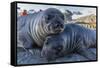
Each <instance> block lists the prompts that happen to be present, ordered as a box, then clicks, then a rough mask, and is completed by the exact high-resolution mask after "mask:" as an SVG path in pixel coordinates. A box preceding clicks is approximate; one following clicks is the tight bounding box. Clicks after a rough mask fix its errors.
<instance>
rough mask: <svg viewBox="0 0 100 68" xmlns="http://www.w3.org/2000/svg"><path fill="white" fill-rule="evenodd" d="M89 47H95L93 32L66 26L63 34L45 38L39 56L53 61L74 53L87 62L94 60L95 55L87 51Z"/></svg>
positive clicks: (69, 25)
mask: <svg viewBox="0 0 100 68" xmlns="http://www.w3.org/2000/svg"><path fill="white" fill-rule="evenodd" d="M90 47H96V32H95V31H93V30H90V29H87V28H85V27H82V26H79V25H76V24H66V25H65V29H64V31H63V32H61V33H59V34H56V35H52V36H48V37H47V38H46V40H45V42H44V45H43V49H42V51H41V56H42V57H45V58H46V59H47V60H54V59H56V58H58V57H60V56H64V55H66V54H69V53H73V52H75V53H78V54H80V55H82V56H84V57H85V58H87V59H89V60H96V55H95V54H94V53H92V51H88V48H90Z"/></svg>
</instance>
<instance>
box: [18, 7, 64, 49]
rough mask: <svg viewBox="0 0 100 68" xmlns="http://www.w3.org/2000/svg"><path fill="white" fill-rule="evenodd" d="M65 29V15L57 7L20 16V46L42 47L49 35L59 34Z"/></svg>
mask: <svg viewBox="0 0 100 68" xmlns="http://www.w3.org/2000/svg"><path fill="white" fill-rule="evenodd" d="M63 29H64V15H63V14H62V13H61V12H60V11H59V10H58V9H55V8H48V9H46V10H43V11H40V12H36V13H33V14H28V15H26V16H21V17H18V20H17V39H18V41H17V42H18V47H22V46H23V47H25V48H32V46H34V45H36V46H39V47H42V44H43V42H44V40H45V38H46V37H47V36H48V35H52V34H57V33H60V32H62V31H63Z"/></svg>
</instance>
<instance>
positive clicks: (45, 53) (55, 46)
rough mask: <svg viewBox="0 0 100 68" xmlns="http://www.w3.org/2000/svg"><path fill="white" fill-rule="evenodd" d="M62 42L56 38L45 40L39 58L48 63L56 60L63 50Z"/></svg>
mask: <svg viewBox="0 0 100 68" xmlns="http://www.w3.org/2000/svg"><path fill="white" fill-rule="evenodd" d="M63 45H64V40H63V39H62V38H59V35H58V36H49V37H47V38H46V40H45V42H44V45H43V48H42V52H41V56H42V57H45V58H46V59H47V60H48V61H49V60H55V59H56V58H58V57H59V56H60V54H61V52H62V50H63V48H64V46H63Z"/></svg>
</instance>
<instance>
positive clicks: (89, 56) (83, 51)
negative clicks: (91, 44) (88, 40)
mask: <svg viewBox="0 0 100 68" xmlns="http://www.w3.org/2000/svg"><path fill="white" fill-rule="evenodd" d="M77 52H78V53H79V54H80V55H82V56H84V57H85V58H87V59H89V60H96V55H95V54H94V53H93V52H92V51H91V50H89V49H87V48H80V49H78V51H77Z"/></svg>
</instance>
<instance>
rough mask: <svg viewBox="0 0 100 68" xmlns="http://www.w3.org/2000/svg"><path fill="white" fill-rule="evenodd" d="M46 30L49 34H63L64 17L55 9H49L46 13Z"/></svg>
mask: <svg viewBox="0 0 100 68" xmlns="http://www.w3.org/2000/svg"><path fill="white" fill-rule="evenodd" d="M44 17H45V30H47V31H48V32H49V34H56V33H59V32H62V31H63V29H64V15H63V14H62V13H61V12H60V11H59V10H58V9H55V8H48V9H46V10H45V11H44Z"/></svg>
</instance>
